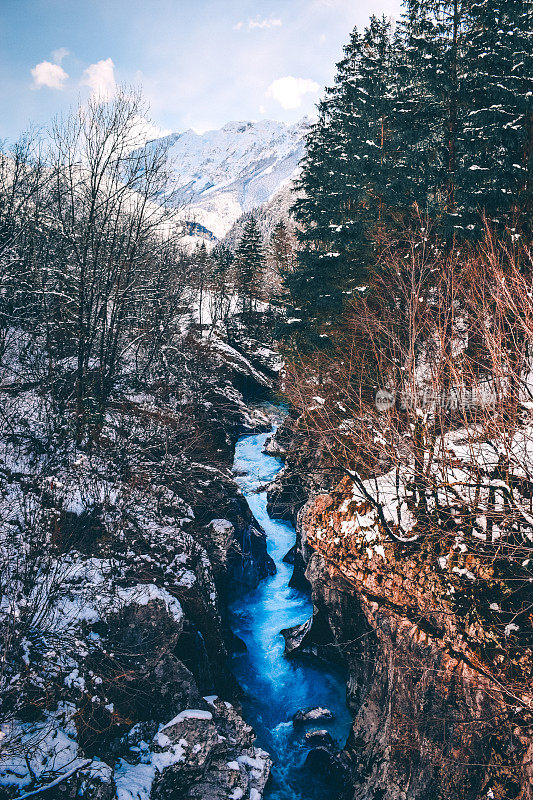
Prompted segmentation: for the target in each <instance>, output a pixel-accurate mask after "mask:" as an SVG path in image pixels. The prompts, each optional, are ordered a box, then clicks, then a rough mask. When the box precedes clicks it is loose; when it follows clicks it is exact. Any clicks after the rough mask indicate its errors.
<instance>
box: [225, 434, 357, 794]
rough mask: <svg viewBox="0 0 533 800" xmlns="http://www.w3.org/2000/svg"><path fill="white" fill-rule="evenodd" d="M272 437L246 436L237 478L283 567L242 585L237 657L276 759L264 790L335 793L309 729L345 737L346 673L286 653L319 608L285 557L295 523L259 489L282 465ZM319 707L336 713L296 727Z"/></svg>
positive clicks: (252, 720)
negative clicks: (269, 447) (315, 764)
mask: <svg viewBox="0 0 533 800" xmlns="http://www.w3.org/2000/svg"><path fill="white" fill-rule="evenodd" d="M269 436H270V434H268V433H263V434H259V435H254V436H244V437H242V438H241V439H240V440H239V441H238V443H237V447H236V450H235V461H234V471H235V473H236V480H237V483H238V484H239V486H240V487H241V489H242V491H243V493H244V495H245V497H246V500H247V502H248V505H249V506H250V509H251V510H252V513H253V515H254V517H255V518H256V520H257V521H258V522H259V524H260V525H261V526H262V527H263V529H264V531H265V533H266V535H267V542H268V552H269V554H270V556H271V557H272V558H273V560H274V562H275V564H276V570H277V571H276V574H275V575H273V576H271V577H268V578H266V579H265V580H263V581H261V583H260V584H259V586H258V587H257V588H256V589H253V590H251V591H245V590H243V591H242V592H239V593H238V596H236V597H235V598H234V599H233V601H232V602H231V604H230V615H231V626H232V629H233V631H234V632H235V633H236V634H237V635H238V636H239V637H240V638H241V639H243V641H244V642H245V644H246V652H242V653H237V654H235V655H234V656H233V659H232V669H233V673H234V675H235V677H236V678H237V680H238V681H239V683H240V685H241V687H242V689H243V691H244V697H243V702H242V705H243V716H244V718H245V720H246V721H247V722H248V723H249V724H250V725H252V726H253V728H254V730H255V732H256V734H257V744H258V745H259V746H260V747H263V748H264V749H265V750H267V751H268V752H269V753H270V755H271V756H272V758H273V760H274V766H273V769H272V777H271V781H270V783H269V786H268V787H267V790H266V794H265V797H266V798H268V800H332V797H333V796H334V794H332V784H331V781H329V780H328V776H327V775H325V774H324V770H320V771H319V772H318V773H317V771H316V770H312V769H311V768H310V767H308V766H307V765H306V764H305V759H306V756H307V753H308V752H309V749H310V747H309V745H308V744H307V743H306V741H305V731H306V730H308V729H309V728H315V729H316V728H320V729H327V730H328V731H329V732H330V734H331V735H332V736H333V738H334V739H335V741H336V742H337V743H338V744H339V745H340V746H342V745H343V744H344V743H345V741H346V738H347V735H348V732H349V728H350V724H351V717H350V714H349V712H348V709H347V707H346V702H345V701H346V686H345V680H344V676H343V675H341V674H339V673H337V672H335V671H334V670H333V669H327V668H326V667H325V666H324V667H322V665H320V664H315V663H311V662H310V661H309V660H307V659H305V660H298V659H294V658H292V659H288V658H286V657H285V655H284V647H285V642H284V639H283V637H282V636H281V635H280V631H281V630H282V629H283V628H289V627H291V626H292V625H297V624H299V623H301V622H304V621H305V620H306V619H308V618H309V617H310V615H311V613H312V610H313V609H312V604H311V601H310V598H309V596H308V595H307V594H306V593H304V592H302V591H300V590H299V589H295V588H292V587H290V586H289V580H290V577H291V574H292V566H290V565H288V564H285V563H283V556H284V555H285V554H286V553H287V551H288V550H289V549H290V548H291V547H292V545H293V544H294V541H295V531H294V528H293V526H292V525H291V524H289V523H287V522H281V521H279V520H274V519H271V518H270V517H269V516H268V513H267V510H266V507H267V496H266V491H259V492H257V491H256V490H257V488H258V487H261V486H264V485H265V484H267V483H268V482H270V481H271V480H272V479H273V478H274V477H275V475H276V473H277V472H279V470H280V469H281V468H282V466H283V464H282V462H281V461H280V460H279V459H277V458H273V457H272V456H269V455H267V454H266V453H263V447H264V445H265V441H266V439H267V438H268V437H269ZM315 706H322V707H326V708H329V709H330V711H332V712H333V715H334V718H333V719H332V720H318V721H316V722H314V723H312V724H310V725H307V726H303V727H302V726H299V727H297V728H294V727H293V725H292V721H291V720H292V717H293V715H294V714H295V713H296V712H297V711H298V710H300V709H306V708H311V707H315Z"/></svg>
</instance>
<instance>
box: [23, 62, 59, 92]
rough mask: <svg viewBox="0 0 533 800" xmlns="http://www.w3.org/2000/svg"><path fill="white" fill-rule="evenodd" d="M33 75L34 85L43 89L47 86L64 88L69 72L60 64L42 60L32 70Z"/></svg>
mask: <svg viewBox="0 0 533 800" xmlns="http://www.w3.org/2000/svg"><path fill="white" fill-rule="evenodd" d="M31 74H32V75H33V86H34V88H35V89H41V88H42V87H43V86H47V87H48V88H49V89H64V88H65V81H66V80H67V78H68V75H67V73H66V72H65V70H64V69H63V67H61V66H60V65H59V64H52V62H51V61H41V63H40V64H37V65H36V66H35V67H34V68H33V69H32V71H31Z"/></svg>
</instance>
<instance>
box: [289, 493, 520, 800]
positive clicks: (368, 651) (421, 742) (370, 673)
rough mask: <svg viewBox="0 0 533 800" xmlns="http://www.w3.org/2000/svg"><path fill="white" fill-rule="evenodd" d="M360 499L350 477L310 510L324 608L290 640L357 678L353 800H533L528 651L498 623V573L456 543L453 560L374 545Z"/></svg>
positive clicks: (419, 548) (312, 577)
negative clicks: (354, 497) (362, 522)
mask: <svg viewBox="0 0 533 800" xmlns="http://www.w3.org/2000/svg"><path fill="white" fill-rule="evenodd" d="M350 497H351V493H350V485H349V483H348V482H347V481H344V482H343V483H341V484H340V486H339V487H337V489H336V490H335V491H332V492H330V493H329V494H323V495H319V496H317V497H315V498H313V499H311V500H310V501H309V502H308V503H307V505H306V506H305V507H304V508H303V510H302V511H301V513H300V516H299V550H300V555H301V557H302V560H303V561H304V562H305V564H306V577H307V579H308V580H309V582H310V583H311V585H312V588H313V602H314V608H315V612H314V616H313V620H312V621H310V622H309V623H306V624H305V625H304V626H302V627H301V628H300V629H299V630H298V631H293V632H292V633H291V635H290V636H288V635H286V639H287V642H288V649H292V650H294V649H296V650H298V649H302V650H303V651H304V652H306V653H309V652H312V653H314V654H318V655H320V656H321V657H328V655H329V656H330V657H335V658H339V659H342V660H343V661H344V663H345V664H346V666H347V668H348V670H349V679H348V694H349V702H350V706H351V708H352V710H353V712H354V715H355V721H354V724H353V728H352V731H351V734H350V737H349V740H348V742H347V745H346V748H345V750H344V753H343V756H342V760H343V763H344V765H345V767H346V769H347V770H348V775H349V779H348V781H347V783H346V789H345V797H346V798H347V799H348V798H349V800H367V798H376V799H377V798H382V799H383V800H385V798H386V799H387V800H436V799H437V798H438V799H439V800H440V799H441V798H442V800H444V798H446V799H447V800H459V798H468V800H474V799H477V798H487V797H489V798H495V800H500V799H501V800H503V798H520V800H526V798H527V799H528V800H529V799H530V798H531V797H533V768H532V765H531V741H532V738H531V737H532V727H531V726H532V722H533V714H532V710H533V698H532V695H531V691H530V690H531V683H530V679H531V673H530V672H528V670H529V669H530V660H528V659H529V658H530V656H529V655H528V652H527V650H526V649H524V648H520V647H514V646H513V642H512V640H511V638H510V637H511V636H512V633H513V629H506V631H507V632H506V635H505V638H504V639H503V640H502V639H501V637H500V638H498V637H497V636H496V634H495V632H494V628H493V627H491V625H490V617H491V614H492V615H494V613H497V612H495V611H493V609H494V608H497V605H496V604H495V603H494V601H493V600H494V596H493V594H492V595H491V591H494V590H495V589H497V588H498V580H497V570H496V569H495V568H494V566H493V565H490V564H489V565H487V564H483V563H474V559H473V557H472V556H471V555H470V554H469V553H466V552H464V549H463V548H456V549H455V550H454V545H453V543H452V544H451V545H450V552H449V553H448V558H447V559H445V560H444V561H439V558H442V557H443V556H442V554H441V553H440V552H439V553H437V552H435V551H434V550H433V549H432V546H431V545H429V544H428V545H427V546H425V545H423V544H420V543H417V544H416V545H413V544H407V543H405V544H403V543H394V542H390V541H389V542H386V541H382V542H381V544H379V545H376V544H375V543H374V544H373V545H371V546H369V544H368V542H367V541H365V540H364V537H362V536H361V535H360V533H359V532H358V526H357V524H356V521H357V519H358V518H359V517H358V516H357V515H358V514H360V515H363V514H364V509H361V508H359V507H358V508H356V507H355V506H354V504H353V503H352V502H351V501H350ZM342 531H344V534H343V533H341V532H342ZM347 531H348V533H346V532H347ZM446 547H447V545H446ZM444 564H445V565H446V566H445V569H444V570H443V569H442V568H440V569H439V565H444ZM474 574H476V575H477V574H479V575H481V576H482V578H480V580H483V587H479V586H478V587H476V591H475V592H473V591H472V580H471V578H470V576H473V575H474ZM465 575H467V576H468V577H465ZM487 587H488V589H487ZM484 590H485V592H484ZM491 602H492V605H491ZM528 675H529V676H530V677H529V682H528V677H527V676H528Z"/></svg>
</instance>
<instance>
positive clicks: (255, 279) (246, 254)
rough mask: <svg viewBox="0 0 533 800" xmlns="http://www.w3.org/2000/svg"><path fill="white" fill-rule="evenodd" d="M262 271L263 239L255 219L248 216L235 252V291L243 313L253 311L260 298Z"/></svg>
mask: <svg viewBox="0 0 533 800" xmlns="http://www.w3.org/2000/svg"><path fill="white" fill-rule="evenodd" d="M264 271H265V254H264V250H263V238H262V236H261V231H260V230H259V226H258V225H257V222H256V220H255V217H253V216H250V219H249V220H248V222H247V223H246V225H245V227H244V231H243V234H242V237H241V240H240V242H239V244H238V246H237V249H236V251H235V282H236V290H237V293H238V294H239V296H240V298H241V307H242V311H243V313H246V312H251V311H253V310H255V308H256V305H257V300H258V299H259V297H260V296H261V290H262V286H263V278H264Z"/></svg>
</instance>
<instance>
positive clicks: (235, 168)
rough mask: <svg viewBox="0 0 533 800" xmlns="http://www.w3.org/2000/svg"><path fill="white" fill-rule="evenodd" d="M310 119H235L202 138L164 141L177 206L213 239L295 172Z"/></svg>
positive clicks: (187, 134) (189, 135)
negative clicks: (293, 121) (171, 166)
mask: <svg viewBox="0 0 533 800" xmlns="http://www.w3.org/2000/svg"><path fill="white" fill-rule="evenodd" d="M309 124H310V121H309V120H308V119H307V118H304V119H302V120H300V121H299V122H297V123H296V124H294V125H287V124H286V123H284V122H279V121H277V120H271V119H261V120H257V121H249V120H248V121H246V120H235V121H230V122H227V123H226V124H225V125H224V126H223V127H222V128H218V129H215V130H209V131H205V132H204V133H202V134H199V133H196V132H195V131H193V130H192V129H189V130H187V131H184V132H183V133H173V134H170V136H167V137H165V141H167V142H168V143H169V145H170V157H171V158H172V160H173V161H174V163H175V164H176V175H175V180H176V185H177V187H178V191H177V198H178V202H179V204H180V205H181V204H183V205H184V206H185V205H186V206H187V216H188V217H189V218H190V219H191V220H192V221H194V222H197V223H199V224H200V225H202V226H203V227H205V228H207V229H208V231H210V232H212V233H213V235H214V236H215V237H217V238H220V237H222V236H224V235H225V234H226V233H227V231H228V230H229V229H230V228H231V226H232V225H233V223H234V222H235V220H236V219H238V218H239V217H240V216H241V215H242V214H243V213H244V212H246V211H250V210H251V209H253V208H255V207H257V206H260V205H262V204H264V203H266V202H268V201H269V200H270V199H271V198H272V196H273V195H274V194H275V193H276V192H277V191H278V190H279V189H280V188H281V187H282V186H283V185H284V184H285V183H287V182H288V181H289V180H291V179H292V178H293V177H294V176H295V175H296V173H297V170H298V165H299V162H300V160H301V158H302V156H303V153H304V136H305V131H306V129H307V127H308V126H309Z"/></svg>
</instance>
